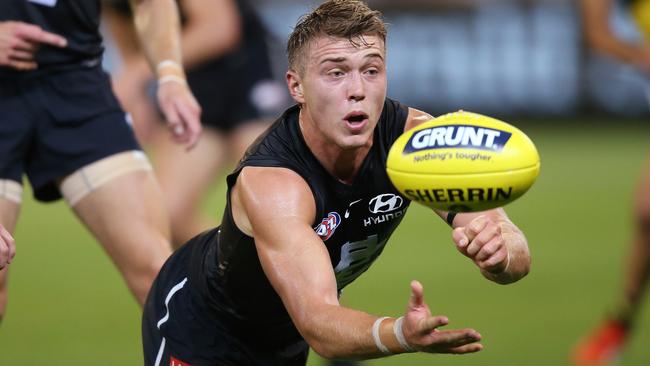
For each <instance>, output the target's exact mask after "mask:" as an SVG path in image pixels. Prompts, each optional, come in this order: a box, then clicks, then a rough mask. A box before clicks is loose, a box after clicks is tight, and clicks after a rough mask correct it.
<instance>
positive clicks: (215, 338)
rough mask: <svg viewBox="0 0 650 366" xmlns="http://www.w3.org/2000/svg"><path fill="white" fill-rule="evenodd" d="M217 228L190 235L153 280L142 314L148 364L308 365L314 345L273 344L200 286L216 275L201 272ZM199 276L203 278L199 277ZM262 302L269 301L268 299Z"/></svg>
mask: <svg viewBox="0 0 650 366" xmlns="http://www.w3.org/2000/svg"><path fill="white" fill-rule="evenodd" d="M217 230H218V229H217V228H215V229H212V230H209V231H206V232H204V233H202V234H200V235H198V236H196V237H195V238H193V239H191V240H190V241H188V242H187V243H186V244H185V245H183V246H182V247H181V248H180V249H178V250H177V251H176V252H175V253H174V254H173V255H172V256H171V257H170V258H169V259H168V260H167V262H166V263H165V265H164V266H163V267H162V269H161V270H160V273H159V274H158V277H157V278H156V280H155V281H154V283H153V285H152V287H151V290H150V291H149V295H148V297H147V302H146V303H145V306H144V314H143V317H142V344H143V347H144V364H145V365H146V366H154V365H155V366H163V365H164V366H171V365H174V366H178V365H181V366H187V365H191V366H208V365H210V366H217V365H218V366H275V365H277V366H304V365H305V364H306V363H307V356H308V352H309V347H308V345H307V343H306V342H304V341H302V340H301V341H298V342H295V343H292V344H289V345H288V346H284V347H282V348H276V347H272V346H269V345H268V343H269V341H272V340H270V339H269V338H268V337H265V336H262V335H260V333H261V331H260V330H259V329H257V330H256V329H255V328H254V327H253V328H251V327H250V326H246V325H243V324H244V323H245V320H244V319H233V318H232V317H231V316H229V314H225V313H223V312H220V311H219V310H216V309H214V308H213V307H211V306H210V305H208V302H207V301H205V300H204V295H202V294H201V291H200V290H199V289H198V288H197V287H201V286H199V282H205V281H211V279H209V278H201V277H199V276H197V273H199V272H201V271H200V267H201V266H203V265H204V262H205V258H206V253H207V251H208V250H209V248H210V243H211V242H212V241H213V240H214V238H215V236H216V235H217ZM197 277H199V278H197ZM259 306H264V303H263V300H261V301H260V304H259Z"/></svg>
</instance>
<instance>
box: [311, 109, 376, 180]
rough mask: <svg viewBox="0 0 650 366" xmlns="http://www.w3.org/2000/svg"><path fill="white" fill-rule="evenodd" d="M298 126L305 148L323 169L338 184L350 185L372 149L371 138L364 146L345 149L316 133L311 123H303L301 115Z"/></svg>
mask: <svg viewBox="0 0 650 366" xmlns="http://www.w3.org/2000/svg"><path fill="white" fill-rule="evenodd" d="M299 126H300V130H301V132H302V135H303V138H304V139H305V143H306V144H307V147H308V148H309V150H311V152H312V154H314V156H315V157H316V159H317V160H318V161H319V162H320V163H321V165H322V166H323V168H325V170H327V172H328V173H330V175H332V176H333V177H334V178H336V179H338V180H339V181H340V182H342V183H345V184H352V183H353V182H354V179H355V178H356V176H357V174H358V172H359V169H360V168H361V165H362V164H363V160H364V159H365V157H366V155H368V151H369V150H370V148H371V147H372V142H373V139H372V136H371V138H370V139H369V140H368V142H367V143H366V144H365V145H364V146H361V147H356V148H349V149H345V148H342V147H341V146H339V145H337V144H336V143H335V142H334V141H331V140H328V139H327V138H326V137H325V136H323V134H321V133H318V131H316V129H315V128H314V125H313V123H310V122H307V121H303V115H302V113H301V116H300V118H299Z"/></svg>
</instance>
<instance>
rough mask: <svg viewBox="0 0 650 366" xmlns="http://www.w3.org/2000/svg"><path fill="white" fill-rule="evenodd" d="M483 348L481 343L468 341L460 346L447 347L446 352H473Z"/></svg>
mask: <svg viewBox="0 0 650 366" xmlns="http://www.w3.org/2000/svg"><path fill="white" fill-rule="evenodd" d="M482 350H483V345H482V344H480V343H470V344H466V345H464V346H460V347H453V348H450V349H449V352H447V353H453V354H464V353H474V352H478V351H482Z"/></svg>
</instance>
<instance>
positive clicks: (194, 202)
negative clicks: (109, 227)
mask: <svg viewBox="0 0 650 366" xmlns="http://www.w3.org/2000/svg"><path fill="white" fill-rule="evenodd" d="M105 5H106V9H105V10H106V11H105V13H104V14H105V19H106V20H107V24H108V25H109V27H108V28H109V30H110V32H111V35H112V38H113V39H114V40H115V43H116V45H117V46H118V49H119V53H120V54H121V57H122V65H121V68H120V69H119V71H118V72H117V73H116V75H115V79H114V80H115V91H116V94H117V96H118V98H119V99H120V101H121V102H122V104H123V105H124V106H125V109H126V110H127V111H128V112H130V113H131V115H132V116H133V117H134V121H135V130H136V135H137V136H138V138H139V140H140V142H141V143H142V144H143V145H145V147H147V149H149V148H151V153H152V155H153V157H154V165H155V171H156V174H157V176H158V178H159V181H160V183H161V186H162V188H163V192H164V197H165V202H166V204H167V208H168V210H169V212H170V216H171V223H172V224H171V225H172V238H173V242H174V243H175V244H176V245H180V244H182V243H184V242H185V241H187V240H188V239H190V238H191V237H193V236H194V235H196V234H197V233H199V232H201V231H203V230H205V229H207V228H209V227H211V226H214V225H215V223H216V220H215V218H210V219H209V218H208V217H206V216H205V215H203V214H202V213H201V203H202V199H203V198H204V197H205V196H206V194H207V192H208V189H209V187H210V185H211V183H212V182H214V180H215V177H219V176H220V174H221V170H222V168H224V165H225V164H227V163H229V162H231V161H232V160H235V159H239V158H240V157H241V156H242V155H243V153H244V151H245V150H246V148H247V147H248V146H249V145H250V144H251V143H252V142H253V141H254V140H255V138H257V136H258V135H259V134H260V133H261V132H262V131H264V130H265V129H266V128H267V126H268V123H269V122H270V119H269V118H267V114H271V113H272V114H275V113H276V111H278V110H281V109H282V108H283V107H284V106H285V100H286V98H285V96H286V92H285V91H284V89H283V88H282V86H281V85H280V84H279V83H277V82H275V81H273V79H272V71H271V61H270V59H269V50H268V46H267V32H266V30H265V28H264V26H263V24H262V22H261V20H260V19H259V17H258V15H257V14H256V13H255V11H254V9H253V8H252V6H251V5H250V4H249V3H248V2H247V1H246V0H218V1H214V0H181V1H178V5H179V8H180V12H181V19H182V39H181V40H182V42H181V43H182V50H183V63H184V66H185V68H186V69H187V80H188V83H189V86H190V88H191V89H192V92H193V93H194V95H195V96H196V98H197V100H198V101H199V104H200V105H201V107H202V111H203V113H202V121H203V125H204V127H206V128H205V129H204V131H203V134H202V136H201V138H200V140H199V142H198V145H197V147H196V148H195V149H194V150H192V151H190V152H187V151H185V150H184V149H182V147H179V146H176V145H174V144H172V143H171V142H170V141H169V139H168V138H167V136H164V134H161V133H160V132H161V130H162V125H161V124H160V123H159V119H160V117H159V116H160V115H159V113H158V111H157V106H156V105H155V103H154V101H153V100H152V98H151V97H150V94H151V93H150V90H151V88H150V85H151V80H152V75H151V72H150V70H149V68H147V67H146V61H145V59H144V57H143V55H142V52H141V50H140V46H139V44H138V42H137V39H136V37H135V31H134V29H133V23H132V22H131V20H130V17H131V14H130V8H129V6H128V3H127V2H126V1H123V0H105Z"/></svg>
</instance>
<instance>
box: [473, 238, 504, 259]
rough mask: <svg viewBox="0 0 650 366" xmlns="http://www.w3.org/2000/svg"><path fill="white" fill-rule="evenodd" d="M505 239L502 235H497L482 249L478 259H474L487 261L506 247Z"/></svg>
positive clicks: (477, 254)
mask: <svg viewBox="0 0 650 366" xmlns="http://www.w3.org/2000/svg"><path fill="white" fill-rule="evenodd" d="M505 245H506V243H505V239H503V236H501V235H496V236H495V237H493V238H492V239H490V241H488V242H487V243H486V244H485V245H483V247H481V249H480V250H479V251H478V253H476V257H474V258H475V259H476V260H477V261H485V260H486V259H488V258H489V257H491V256H492V255H494V253H496V252H497V251H499V250H501V248H503V247H505Z"/></svg>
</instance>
